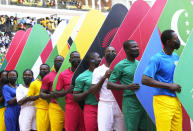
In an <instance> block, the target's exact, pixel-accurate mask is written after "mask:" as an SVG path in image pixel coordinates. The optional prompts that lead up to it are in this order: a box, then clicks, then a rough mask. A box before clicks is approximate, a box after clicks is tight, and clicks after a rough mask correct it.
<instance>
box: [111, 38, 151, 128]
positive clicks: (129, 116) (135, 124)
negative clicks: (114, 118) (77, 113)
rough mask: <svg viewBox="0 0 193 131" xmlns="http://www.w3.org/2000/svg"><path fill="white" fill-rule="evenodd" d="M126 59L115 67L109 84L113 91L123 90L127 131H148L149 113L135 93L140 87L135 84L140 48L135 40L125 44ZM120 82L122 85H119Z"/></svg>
mask: <svg viewBox="0 0 193 131" xmlns="http://www.w3.org/2000/svg"><path fill="white" fill-rule="evenodd" d="M123 49H124V51H125V54H126V58H125V59H123V60H121V61H120V62H119V63H118V64H116V65H115V67H114V69H113V72H112V73H111V76H110V78H109V81H108V83H107V88H108V89H111V90H123V101H122V109H123V115H124V121H125V126H126V130H127V131H139V130H140V131H146V130H147V127H146V125H147V118H148V117H147V113H146V112H145V110H144V108H143V107H142V105H141V104H140V102H139V100H138V99H137V97H136V94H135V91H136V90H138V89H139V88H140V85H139V84H137V83H133V80H134V74H135V70H136V68H137V66H138V63H139V62H138V61H137V60H136V58H137V57H138V56H139V48H138V45H137V43H136V41H134V40H127V41H125V42H124V44H123ZM117 81H120V84H118V83H117Z"/></svg>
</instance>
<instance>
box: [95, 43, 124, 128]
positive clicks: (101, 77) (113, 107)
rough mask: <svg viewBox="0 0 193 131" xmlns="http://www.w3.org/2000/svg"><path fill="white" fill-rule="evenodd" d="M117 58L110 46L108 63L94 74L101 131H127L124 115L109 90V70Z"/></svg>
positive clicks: (107, 50)
mask: <svg viewBox="0 0 193 131" xmlns="http://www.w3.org/2000/svg"><path fill="white" fill-rule="evenodd" d="M115 57H116V50H115V48H114V47H112V46H109V47H107V48H106V50H105V60H106V63H105V64H103V65H101V66H99V67H97V68H96V69H95V70H94V72H93V78H92V87H91V90H92V92H93V93H94V94H97V93H98V92H99V93H100V97H99V103H98V129H99V131H112V130H117V131H125V124H124V119H123V113H122V112H121V110H120V108H119V106H118V104H117V102H116V100H115V98H114V96H113V94H112V92H111V90H108V89H107V82H108V78H109V76H110V74H111V72H112V71H111V70H110V69H109V67H110V64H111V62H112V61H113V60H114V58H115Z"/></svg>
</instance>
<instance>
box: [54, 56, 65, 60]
mask: <svg viewBox="0 0 193 131" xmlns="http://www.w3.org/2000/svg"><path fill="white" fill-rule="evenodd" d="M57 57H62V58H63V59H64V57H63V56H61V55H57V56H56V57H55V58H54V61H55V59H56V58H57Z"/></svg>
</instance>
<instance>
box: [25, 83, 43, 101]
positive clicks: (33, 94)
mask: <svg viewBox="0 0 193 131" xmlns="http://www.w3.org/2000/svg"><path fill="white" fill-rule="evenodd" d="M37 86H38V85H36V84H35V81H34V82H32V83H31V84H30V86H29V90H28V93H27V101H36V100H37V99H39V98H40V94H39V90H38V89H37Z"/></svg>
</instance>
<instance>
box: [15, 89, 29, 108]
mask: <svg viewBox="0 0 193 131" xmlns="http://www.w3.org/2000/svg"><path fill="white" fill-rule="evenodd" d="M23 93H24V92H23V88H21V87H20V86H19V87H18V88H17V89H16V100H17V103H18V104H19V105H20V106H21V105H23V104H25V103H26V102H27V97H26V96H24V95H23Z"/></svg>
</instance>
